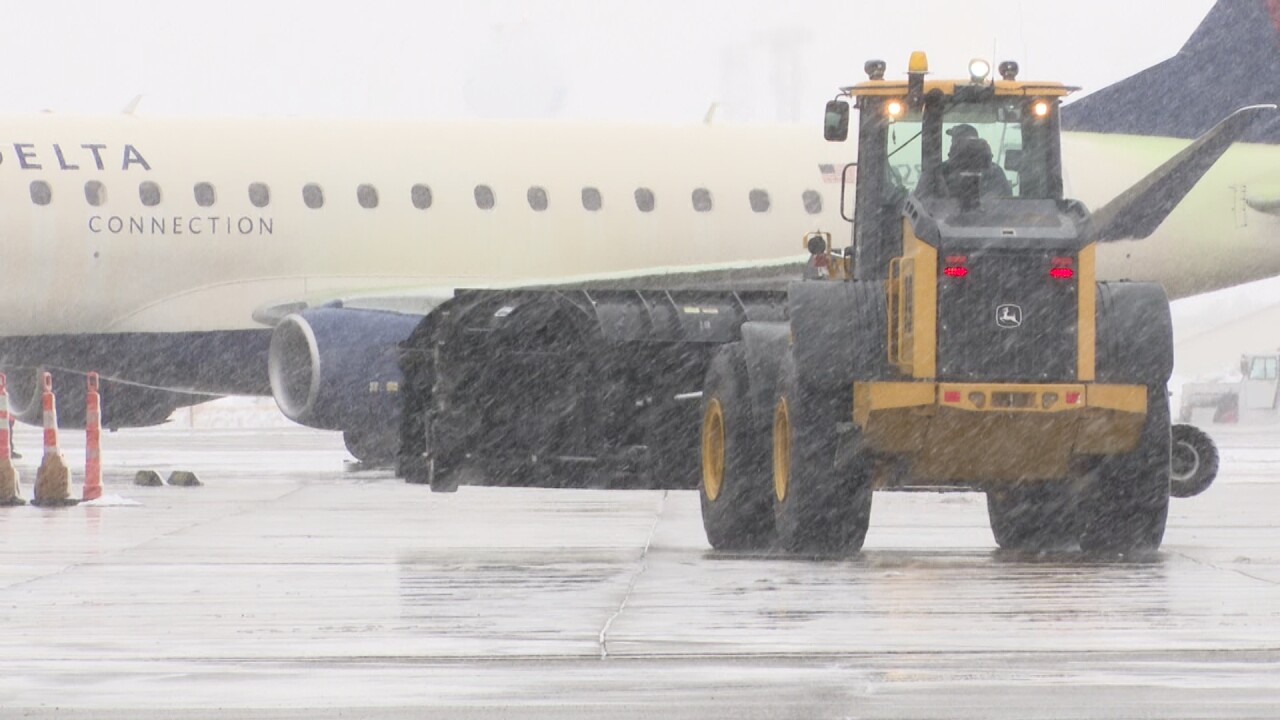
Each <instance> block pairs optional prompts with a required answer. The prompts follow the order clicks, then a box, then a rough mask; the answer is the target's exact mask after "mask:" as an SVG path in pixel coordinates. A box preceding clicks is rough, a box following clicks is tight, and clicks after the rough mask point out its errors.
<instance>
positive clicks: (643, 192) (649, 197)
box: [636, 188, 654, 212]
mask: <svg viewBox="0 0 1280 720" xmlns="http://www.w3.org/2000/svg"><path fill="white" fill-rule="evenodd" d="M653 205H654V198H653V191H652V190H650V189H649V188H637V189H636V207H638V208H640V212H653Z"/></svg>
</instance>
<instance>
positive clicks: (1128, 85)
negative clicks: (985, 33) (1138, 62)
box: [1062, 0, 1280, 144]
mask: <svg viewBox="0 0 1280 720" xmlns="http://www.w3.org/2000/svg"><path fill="white" fill-rule="evenodd" d="M1151 27H1155V23H1153V24H1152V25H1151ZM1278 67H1280V0H1218V2H1217V3H1216V4H1215V5H1214V6H1213V9H1212V10H1210V11H1209V14H1208V15H1207V16H1205V19H1204V21H1203V22H1201V23H1200V26H1199V27H1198V28H1196V30H1195V32H1194V33H1192V35H1191V38H1190V39H1189V40H1187V42H1186V44H1185V45H1183V46H1182V49H1181V50H1179V51H1178V54H1177V55H1175V56H1173V57H1172V58H1170V59H1168V60H1165V61H1164V62H1162V63H1160V64H1158V65H1155V66H1153V67H1150V68H1147V69H1146V70H1143V71H1142V72H1140V73H1138V74H1137V75H1134V76H1132V77H1129V78H1126V79H1124V80H1121V81H1120V82H1118V83H1116V84H1114V85H1110V86H1108V87H1106V88H1103V89H1102V90H1099V91H1097V92H1095V93H1093V94H1091V95H1089V96H1087V97H1084V98H1081V99H1080V100H1078V101H1076V102H1074V103H1071V104H1069V105H1067V106H1065V107H1063V109H1062V126H1063V129H1065V130H1072V131H1077V132H1101V133H1118V134H1124V135H1158V136H1165V137H1180V138H1196V137H1200V136H1201V135H1203V134H1204V133H1205V132H1207V131H1208V130H1210V129H1211V128H1212V127H1213V125H1214V123H1215V122H1216V121H1217V120H1219V119H1221V118H1222V117H1223V116H1224V115H1225V114H1227V113H1229V112H1231V111H1233V110H1235V109H1237V108H1241V107H1244V106H1247V105H1258V104H1269V103H1277V102H1280V73H1277V72H1276V70H1275V69H1276V68H1278ZM1241 140H1242V141H1244V142H1256V143H1269V144H1280V118H1269V119H1267V120H1265V121H1262V122H1258V123H1256V124H1255V125H1254V126H1253V127H1252V128H1251V129H1250V130H1249V132H1248V133H1246V134H1245V136H1244V137H1243V138H1241Z"/></svg>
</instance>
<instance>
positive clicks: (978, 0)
mask: <svg viewBox="0 0 1280 720" xmlns="http://www.w3.org/2000/svg"><path fill="white" fill-rule="evenodd" d="M6 4H7V5H8V8H7V10H8V11H7V12H6V13H4V15H5V16H6V23H5V25H6V30H7V32H6V33H5V38H4V41H3V43H0V66H2V67H5V68H8V69H9V70H8V72H6V73H5V82H4V87H5V92H4V94H3V100H0V111H4V112H31V111H38V110H44V109H53V110H57V111H62V112H72V111H75V112H93V113H103V112H119V111H120V110H121V109H122V108H124V106H125V105H126V104H127V103H128V102H129V101H130V99H132V98H133V97H134V96H135V95H138V94H143V95H144V99H143V102H142V105H141V108H140V110H139V112H140V113H142V114H148V115H209V114H214V115H249V116H261V115H273V116H279V115H320V116H344V117H418V118H431V119H455V118H479V117H483V118H529V117H556V118H574V119H610V120H635V121H642V122H653V121H658V122H696V121H699V120H700V119H701V118H702V116H703V115H704V114H705V112H706V110H707V108H708V106H709V105H710V103H711V102H712V101H720V102H721V103H722V106H723V115H722V117H723V119H724V120H725V121H730V122H778V121H809V120H813V121H815V122H816V121H817V120H816V119H817V118H818V117H819V116H820V114H821V110H822V104H823V102H824V101H825V100H827V99H828V98H830V97H831V96H832V95H833V94H834V91H835V88H836V87H838V86H839V85H842V84H849V83H851V82H856V81H858V80H859V79H861V78H862V77H863V75H862V63H863V61H864V60H866V59H867V58H870V57H880V58H883V59H885V60H886V61H888V62H889V72H890V73H891V74H893V73H901V72H903V71H904V70H905V65H906V58H907V55H908V54H909V52H910V51H911V50H912V49H917V48H918V49H923V50H926V51H927V52H928V53H929V56H930V61H931V65H932V68H933V69H934V71H935V72H937V73H939V74H945V75H956V76H961V75H963V74H964V72H965V66H966V64H967V61H968V60H969V58H971V57H974V56H987V57H990V56H991V55H992V48H993V46H994V47H996V53H995V54H996V55H997V57H998V59H1006V58H1012V59H1016V60H1018V61H1019V62H1020V63H1021V64H1022V67H1023V76H1024V77H1037V78H1043V79H1052V80H1061V81H1064V82H1067V83H1070V84H1075V85H1083V86H1085V88H1086V89H1097V88H1100V87H1103V86H1105V85H1107V84H1108V83H1110V82H1113V81H1115V80H1118V79H1121V78H1123V77H1125V76H1127V75H1130V74H1132V73H1134V72H1137V71H1139V70H1141V69H1143V68H1145V67H1147V66H1149V65H1152V64H1154V63H1156V62H1158V61H1160V60H1162V59H1164V58H1165V57H1168V56H1169V55H1171V54H1173V53H1174V52H1176V51H1177V49H1178V48H1179V47H1180V46H1181V44H1182V43H1183V42H1184V41H1185V40H1186V38H1187V36H1188V35H1189V34H1190V33H1191V31H1192V30H1193V29H1194V28H1195V26H1196V25H1197V24H1198V23H1199V22H1200V20H1201V19H1202V18H1203V16H1204V15H1205V13H1207V12H1208V10H1209V8H1210V7H1211V6H1212V5H1213V0H1123V1H1121V0H1109V1H1105V2H1104V1H1099V0H1074V1H1073V2H1055V1H1051V0H1022V1H1021V2H1019V1H1016V0H1005V1H1004V2H1000V1H997V0H972V1H970V2H957V1H956V0H912V1H910V2H899V1H896V0H881V1H879V2H864V1H863V0H792V1H791V2H786V3H781V2H763V1H758V0H751V1H748V2H743V1H741V0H738V1H729V0H701V1H700V0H625V1H620V0H540V1H533V0H525V1H520V0H475V1H470V2H463V1H458V2H439V1H428V2H390V1H387V0H363V1H361V2H334V1H333V0H328V1H327V2H323V1H322V2H315V1H314V0H312V1H310V2H295V1H293V0H288V1H279V2H277V1H272V0H255V1H252V2H247V1H245V0H201V1H200V2H185V1H183V0H165V1H160V0H99V1H96V2H86V1H79V0H7V3H6Z"/></svg>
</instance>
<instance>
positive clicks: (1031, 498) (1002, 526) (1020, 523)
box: [987, 482, 1083, 552]
mask: <svg viewBox="0 0 1280 720" xmlns="http://www.w3.org/2000/svg"><path fill="white" fill-rule="evenodd" d="M987 515H988V516H989V517H990V518H991V533H992V535H994V536H995V539H996V544H997V545H999V546H1000V547H1001V548H1002V549H1004V550H1015V551H1020V552H1046V551H1052V550H1067V549H1072V548H1074V547H1075V546H1076V544H1077V543H1079V542H1080V532H1081V530H1082V529H1083V518H1082V516H1081V513H1080V493H1079V491H1078V490H1077V488H1076V487H1075V484H1074V483H1060V482H1052V483H1040V484H1036V485H1025V486H1020V487H1010V488H1004V489H1000V490H989V491H987Z"/></svg>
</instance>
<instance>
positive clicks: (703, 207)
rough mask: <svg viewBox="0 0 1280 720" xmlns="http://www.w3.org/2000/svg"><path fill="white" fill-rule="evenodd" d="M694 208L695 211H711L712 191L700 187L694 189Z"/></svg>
mask: <svg viewBox="0 0 1280 720" xmlns="http://www.w3.org/2000/svg"><path fill="white" fill-rule="evenodd" d="M693 209H694V211H695V212H700V213H704V212H711V191H710V190H708V189H706V188H698V189H697V190H694V191H693Z"/></svg>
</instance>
